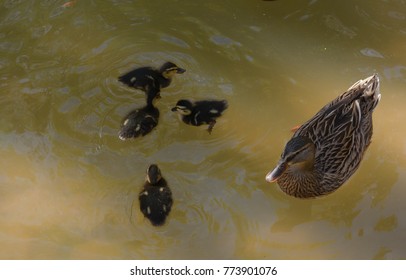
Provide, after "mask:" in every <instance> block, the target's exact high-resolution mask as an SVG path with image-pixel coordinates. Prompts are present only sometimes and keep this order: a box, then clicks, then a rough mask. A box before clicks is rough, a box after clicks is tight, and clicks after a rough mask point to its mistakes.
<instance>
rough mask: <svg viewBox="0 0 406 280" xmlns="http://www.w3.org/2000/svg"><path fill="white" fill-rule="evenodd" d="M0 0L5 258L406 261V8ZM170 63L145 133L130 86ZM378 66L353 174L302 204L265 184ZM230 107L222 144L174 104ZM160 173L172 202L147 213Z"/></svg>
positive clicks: (391, 3) (139, 96) (252, 1)
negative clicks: (145, 201) (154, 172)
mask: <svg viewBox="0 0 406 280" xmlns="http://www.w3.org/2000/svg"><path fill="white" fill-rule="evenodd" d="M64 3H65V2H64V1H50V0H43V1H40V0H37V1H34V0H32V1H28V0H24V1H22V0H21V1H19V0H2V1H0V92H1V94H0V112H1V119H0V154H1V158H2V159H1V161H0V247H1V248H2V249H1V252H0V258H1V259H405V258H406V235H405V232H406V214H405V213H406V204H405V203H404V200H405V199H404V198H405V196H406V187H405V183H406V158H405V154H406V142H405V140H404V139H405V137H406V131H405V129H404V127H403V126H402V123H401V121H404V120H406V111H405V109H404V108H405V105H404V104H405V102H406V94H405V82H406V55H405V53H406V52H405V49H406V25H405V20H406V1H404V0H386V1H385V0H374V1H370V0H368V1H367V0H356V1H321V0H319V1H318V0H300V1H288V0H287V1H285V0H279V1H260V0H245V1H243V0H240V1H231V0H225V1H218V0H205V1H200V0H196V1H177V0H165V1H164V0H160V1H147V0H145V1H141V0H140V1H118V0H116V1H114V0H111V1H90V0H89V1H88V0H86V1H85V0H77V1H72V2H71V3H70V4H71V5H65V6H66V7H62V5H64ZM165 61H172V62H174V63H176V64H177V65H179V66H180V67H182V68H185V69H186V70H187V71H186V72H185V73H184V74H183V75H178V76H176V77H175V79H174V80H173V82H172V84H171V85H170V86H169V87H168V88H166V89H164V90H163V91H162V93H161V95H162V98H161V99H160V100H158V101H157V103H156V106H157V107H158V108H159V110H160V112H161V115H160V120H159V124H158V126H157V128H156V129H155V130H154V131H153V132H152V133H151V134H149V135H147V136H145V137H143V138H139V139H135V140H131V141H121V140H120V139H119V138H118V135H117V133H118V130H119V128H120V124H121V121H122V118H123V117H124V116H125V115H126V114H127V113H128V111H129V110H131V109H133V108H135V107H139V106H142V105H143V104H144V94H143V93H141V92H140V91H137V90H134V89H131V88H128V87H126V86H124V85H123V84H120V83H119V82H118V81H117V77H118V76H119V75H121V74H123V73H125V72H126V71H128V70H130V69H132V68H134V67H139V66H146V65H148V66H153V67H159V66H160V65H161V64H162V63H163V62H165ZM373 73H378V75H379V76H380V79H381V94H382V100H381V102H380V104H379V105H378V107H377V108H376V110H375V112H374V116H373V118H374V135H373V141H372V144H371V145H370V147H369V149H368V151H367V153H366V155H365V157H364V160H363V162H362V164H361V166H360V168H359V169H358V171H357V172H356V173H355V174H354V175H353V176H352V177H351V179H350V180H349V181H347V183H346V184H345V185H343V186H342V187H341V188H340V189H339V190H338V191H336V192H334V193H332V194H330V195H327V196H325V197H321V198H317V199H310V200H301V199H297V198H294V197H290V196H287V195H286V194H284V193H283V192H282V191H281V190H280V189H279V187H278V186H277V184H269V183H267V182H266V181H265V175H266V173H267V172H269V171H270V170H271V169H272V168H273V167H274V166H275V164H276V163H277V161H278V159H279V156H280V154H281V152H282V150H283V148H284V145H285V143H286V142H287V141H288V140H289V139H290V137H291V135H292V132H291V131H290V129H291V128H292V127H294V126H295V125H298V124H300V123H303V122H305V121H306V120H308V119H309V118H310V117H311V116H313V115H314V114H315V113H316V112H317V111H318V110H319V109H320V108H321V107H322V106H324V105H325V104H326V103H327V102H329V101H330V100H332V99H334V98H335V97H336V96H338V95H339V94H341V93H342V92H344V91H345V90H346V89H347V88H348V87H349V86H351V85H352V84H353V83H354V82H355V81H357V80H359V79H362V78H365V77H368V76H370V75H372V74H373ZM182 98H190V99H194V100H199V99H212V98H215V99H226V100H228V103H229V108H228V109H227V111H226V112H225V113H224V116H222V117H221V118H220V119H219V120H218V122H217V124H216V126H215V127H214V130H213V133H212V134H211V135H209V134H208V133H207V131H205V127H192V126H187V125H185V124H184V123H182V122H181V121H180V120H179V119H178V117H177V116H176V115H175V114H174V113H173V112H171V111H170V108H171V107H173V105H175V104H176V101H177V100H179V99H182ZM152 163H156V164H158V165H159V167H160V168H161V170H162V174H163V176H164V177H165V178H166V180H167V181H168V183H169V186H170V188H171V190H172V193H173V199H174V204H173V207H172V211H171V213H170V215H169V217H168V219H167V222H166V224H165V225H164V226H162V227H153V226H152V225H151V224H150V223H149V221H148V220H147V219H146V218H144V217H143V215H142V214H141V212H140V211H139V203H138V199H137V196H138V192H139V191H140V189H141V188H142V185H143V183H144V180H145V170H146V168H147V166H148V165H149V164H152Z"/></svg>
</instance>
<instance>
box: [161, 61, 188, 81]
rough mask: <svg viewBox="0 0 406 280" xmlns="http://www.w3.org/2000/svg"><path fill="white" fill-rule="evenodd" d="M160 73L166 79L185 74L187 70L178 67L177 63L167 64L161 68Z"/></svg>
mask: <svg viewBox="0 0 406 280" xmlns="http://www.w3.org/2000/svg"><path fill="white" fill-rule="evenodd" d="M159 71H160V72H161V73H162V76H164V77H165V78H166V79H170V78H172V77H173V76H174V75H175V74H182V73H185V71H186V70H185V69H183V68H180V67H178V66H177V65H176V64H175V63H172V62H166V63H164V65H162V66H161V68H160V69H159Z"/></svg>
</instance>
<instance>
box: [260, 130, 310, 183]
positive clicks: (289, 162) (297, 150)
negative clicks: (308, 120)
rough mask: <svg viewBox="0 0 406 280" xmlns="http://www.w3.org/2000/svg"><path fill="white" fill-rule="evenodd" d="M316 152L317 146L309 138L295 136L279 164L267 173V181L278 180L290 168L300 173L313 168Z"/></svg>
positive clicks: (288, 144)
mask: <svg viewBox="0 0 406 280" xmlns="http://www.w3.org/2000/svg"><path fill="white" fill-rule="evenodd" d="M315 154H316V148H315V146H314V144H313V142H312V141H311V140H310V139H309V138H307V137H303V136H297V137H293V138H292V139H290V140H289V142H288V143H287V144H286V147H285V150H284V151H283V153H282V155H281V159H280V160H279V162H278V165H277V166H276V167H275V168H274V169H273V170H272V171H271V172H269V173H268V174H267V175H266V178H265V179H266V181H267V182H270V183H272V182H275V181H277V180H278V178H279V177H280V176H282V174H283V173H285V171H286V170H288V169H289V172H298V173H301V172H305V171H311V170H313V167H314V158H315Z"/></svg>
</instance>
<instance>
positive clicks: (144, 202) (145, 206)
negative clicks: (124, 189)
mask: <svg viewBox="0 0 406 280" xmlns="http://www.w3.org/2000/svg"><path fill="white" fill-rule="evenodd" d="M138 198H139V201H140V210H141V212H142V213H143V214H144V216H145V217H146V218H148V219H149V220H150V222H151V224H152V225H154V226H161V225H163V224H164V223H165V220H166V217H167V216H168V215H169V212H170V211H171V208H172V204H173V200H172V192H171V189H170V188H169V187H168V184H167V182H166V180H165V179H164V178H163V177H162V175H161V170H159V168H158V166H157V165H156V164H151V165H150V166H149V167H148V168H147V177H146V182H145V184H144V187H143V189H142V190H141V192H140V193H139V196H138Z"/></svg>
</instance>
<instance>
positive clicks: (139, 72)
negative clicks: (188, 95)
mask: <svg viewBox="0 0 406 280" xmlns="http://www.w3.org/2000/svg"><path fill="white" fill-rule="evenodd" d="M185 71H186V70H185V69H183V68H180V67H178V66H177V65H176V64H174V63H172V62H166V63H164V64H163V65H162V66H161V68H159V69H153V68H152V67H148V66H147V67H141V68H136V69H134V70H131V71H130V72H128V73H126V74H124V75H121V76H120V77H119V78H118V80H119V81H120V82H122V83H124V84H126V85H127V86H129V87H133V88H136V89H140V90H143V91H144V92H145V93H146V95H147V97H148V98H149V99H154V98H155V97H157V98H160V97H161V95H160V90H161V88H165V87H167V86H169V85H170V83H171V81H172V77H173V76H174V75H175V74H182V73H184V72H185Z"/></svg>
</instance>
